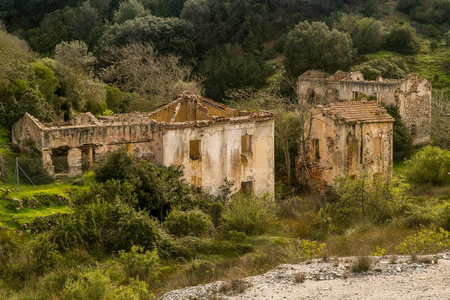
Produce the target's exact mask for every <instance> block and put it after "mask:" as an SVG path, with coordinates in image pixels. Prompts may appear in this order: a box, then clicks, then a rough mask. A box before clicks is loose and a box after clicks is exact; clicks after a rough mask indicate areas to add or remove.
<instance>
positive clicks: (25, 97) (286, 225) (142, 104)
mask: <svg viewBox="0 0 450 300" xmlns="http://www.w3.org/2000/svg"><path fill="white" fill-rule="evenodd" d="M24 3H25V2H23V3H22V2H20V1H3V2H1V3H0V19H1V20H2V21H3V23H4V25H5V26H2V28H1V30H0V123H1V126H2V127H1V128H0V152H1V154H2V155H3V156H4V157H5V158H6V161H7V162H8V159H9V160H11V161H15V156H17V155H19V156H20V157H19V161H20V159H22V160H23V161H24V162H25V161H26V160H27V159H30V161H29V163H25V164H24V165H23V166H22V165H21V166H22V167H23V168H24V170H25V171H26V173H27V174H32V178H33V179H34V178H43V180H45V179H48V177H46V176H45V175H46V174H45V172H43V170H42V168H37V166H39V165H40V163H39V161H38V159H37V158H36V156H33V154H31V153H29V154H25V153H22V154H18V153H14V152H13V151H12V148H11V147H10V145H9V141H10V136H9V128H10V127H11V126H12V125H13V124H14V123H15V122H16V121H17V120H19V119H20V118H21V117H22V116H23V115H24V113H25V112H28V113H30V114H32V115H34V116H35V117H37V118H38V119H39V120H41V121H43V122H47V121H62V120H69V119H71V118H72V117H73V116H74V115H75V114H76V113H77V112H80V111H90V112H92V113H94V114H96V115H100V114H103V115H109V114H113V113H126V112H130V111H135V110H149V109H152V108H153V107H155V106H157V105H159V104H163V103H166V102H168V101H170V100H171V99H172V97H173V96H175V95H176V94H177V93H179V92H180V91H182V90H184V89H189V90H193V91H194V92H197V93H203V94H205V95H206V96H209V97H212V98H213V99H214V100H217V101H222V100H223V99H226V100H231V101H232V102H234V103H233V105H234V106H237V107H241V108H247V109H250V110H257V109H268V110H271V111H272V112H274V114H275V118H276V127H275V136H276V140H275V145H276V149H275V162H276V178H277V192H278V193H277V195H275V199H272V198H271V197H269V196H263V197H255V196H252V195H243V194H237V195H235V196H233V197H231V198H230V197H229V196H230V195H229V192H230V191H229V190H228V191H225V192H224V193H223V195H222V197H219V198H217V199H216V198H214V197H211V196H209V195H206V194H204V193H201V192H199V191H197V189H196V188H195V187H194V186H191V185H189V184H187V183H186V182H185V181H184V180H183V179H182V178H183V170H182V169H181V168H179V167H162V166H159V165H157V164H154V163H151V162H147V161H141V162H138V161H136V160H135V159H134V158H133V157H131V156H128V155H127V153H126V151H125V150H120V151H118V152H115V153H112V154H111V155H110V156H109V158H108V159H107V160H106V162H105V163H104V164H103V166H101V167H99V168H98V169H97V170H96V171H95V175H94V174H90V175H87V176H84V177H83V178H81V179H75V180H63V181H56V182H52V183H49V184H46V185H40V186H38V187H37V188H34V187H32V186H30V185H29V183H26V182H25V181H23V182H22V181H21V182H20V184H21V190H20V191H17V190H15V189H16V187H14V186H12V185H11V184H10V182H9V183H8V182H7V183H0V184H1V188H2V191H1V192H0V227H2V229H0V260H1V262H2V263H1V264H0V287H1V288H0V298H5V299H8V298H19V299H29V298H33V299H50V298H59V299H77V298H78V299H128V298H133V299H148V298H153V296H157V295H159V294H161V293H162V292H165V291H167V290H171V289H175V288H181V287H184V286H188V285H195V284H199V283H205V282H209V281H213V280H216V279H224V280H228V283H227V284H225V285H224V287H223V291H224V292H226V293H228V292H229V293H230V294H231V293H235V292H240V291H242V290H243V289H245V288H246V286H245V284H243V283H242V282H241V281H239V280H237V279H236V278H237V277H240V276H248V275H252V274H257V273H261V272H264V271H266V270H268V269H270V268H272V267H274V266H275V265H277V264H279V263H287V262H293V263H295V262H300V261H303V260H306V259H311V258H315V257H328V256H335V255H336V256H343V255H358V256H359V257H360V258H359V259H358V261H359V263H357V265H356V266H355V271H365V270H367V269H368V267H370V262H367V260H365V258H364V257H366V255H368V254H370V253H375V254H376V255H386V254H396V253H398V254H411V255H415V254H416V253H417V254H421V253H434V252H437V251H441V250H442V249H445V248H446V247H447V248H448V247H449V245H448V243H447V241H448V231H449V230H450V217H449V215H450V203H449V201H450V198H449V196H448V195H449V193H450V187H449V176H448V172H449V165H448V164H449V162H448V160H449V158H448V156H449V154H448V149H449V134H448V132H449V118H448V116H446V115H447V114H449V113H450V111H449V110H448V103H450V102H449V101H448V99H449V96H450V94H449V84H450V68H449V65H450V60H449V57H448V47H449V45H450V42H449V37H450V33H449V32H450V28H449V27H448V23H449V22H448V16H449V15H450V13H447V12H448V5H447V3H448V1H447V0H445V1H438V0H431V1H422V0H420V1H409V0H400V1H398V7H397V8H398V9H399V10H401V11H403V12H405V13H407V14H408V15H409V16H410V17H411V18H412V19H413V20H415V21H416V22H410V19H409V16H408V15H405V14H398V13H397V12H395V11H393V6H392V3H391V2H390V1H388V2H383V1H379V0H367V1H359V2H358V1H347V0H339V1H317V0H314V1H303V2H302V1H256V0H245V1H242V0H201V1H199V0H187V1H185V0H170V1H163V0H144V1H135V0H123V1H122V0H119V1H116V0H114V1H109V0H105V1H93V0H90V1H89V0H86V1H75V0H64V1H31V2H30V1H28V2H26V4H24ZM445 5H447V6H445ZM356 12H359V14H356ZM313 21H314V22H313ZM27 43H28V45H29V46H28V45H27ZM33 51H34V52H33ZM282 53H283V54H284V57H283V55H282ZM312 68H315V69H320V70H324V71H327V72H330V73H332V72H334V71H336V70H338V69H343V70H353V71H356V70H359V71H361V72H362V73H363V74H364V76H365V78H366V79H369V80H375V79H376V78H377V77H378V76H382V77H384V78H401V77H403V76H405V74H407V73H409V72H417V73H419V75H420V76H422V77H425V78H427V79H429V80H430V81H431V82H432V85H433V90H434V91H436V92H435V93H434V95H433V102H432V106H433V107H432V117H433V119H432V120H433V123H432V130H431V133H432V144H433V145H434V146H437V147H440V149H439V148H437V147H426V148H424V149H419V150H416V152H415V154H414V155H413V156H412V158H411V159H409V157H410V155H411V153H412V152H414V150H413V149H412V146H411V143H410V142H411V139H410V135H409V132H408V131H407V130H406V128H405V127H404V126H402V124H401V122H400V118H398V117H397V115H398V114H397V112H396V111H395V110H394V109H393V110H390V114H392V115H393V116H394V117H396V120H397V121H396V122H395V124H394V159H395V160H397V161H398V163H397V165H396V167H395V172H394V176H393V177H392V178H389V177H388V178H384V177H382V176H375V177H374V176H373V174H370V175H369V174H364V175H363V176H362V177H360V178H359V179H358V180H356V181H354V180H352V179H350V178H344V177H342V178H338V179H337V180H338V184H339V188H338V189H337V191H335V192H333V191H329V192H327V193H326V194H325V195H312V194H308V192H305V191H304V190H303V189H302V190H301V191H300V190H299V189H298V185H297V183H296V181H295V178H294V177H295V176H294V175H293V170H294V168H293V167H294V164H295V157H296V156H297V155H298V151H299V148H300V147H301V145H302V138H299V137H302V136H303V138H304V134H302V127H301V126H302V124H304V120H305V119H306V118H307V117H308V115H307V113H305V112H307V109H308V107H309V106H308V105H311V104H307V105H303V106H302V103H303V102H305V101H303V102H302V101H299V100H302V99H298V98H297V97H296V96H295V95H294V93H293V92H294V91H293V87H294V86H295V77H296V76H298V75H300V74H301V73H302V72H304V71H306V70H308V69H312ZM289 77H290V79H292V78H294V81H291V80H290V79H289ZM293 82H294V84H292V83H293ZM442 149H447V150H442ZM405 159H407V160H406V161H405V162H404V163H403V164H402V163H401V162H402V161H403V160H405ZM408 159H409V160H408ZM10 177H11V178H13V177H12V174H11V176H10ZM94 177H95V180H96V182H92V181H93V180H94ZM43 182H44V181H42V182H40V183H43ZM35 183H36V184H37V183H38V182H35ZM226 187H227V185H226V183H225V184H224V188H225V189H226ZM374 251H375V252H374ZM295 281H296V282H299V283H300V282H302V281H304V277H302V274H298V276H296V278H295Z"/></svg>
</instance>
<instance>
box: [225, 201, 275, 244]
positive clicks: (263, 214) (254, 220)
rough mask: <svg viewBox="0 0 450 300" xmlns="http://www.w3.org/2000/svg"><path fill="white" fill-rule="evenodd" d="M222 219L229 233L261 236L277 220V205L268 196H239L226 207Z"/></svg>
mask: <svg viewBox="0 0 450 300" xmlns="http://www.w3.org/2000/svg"><path fill="white" fill-rule="evenodd" d="M222 217H223V224H224V227H225V229H226V231H227V232H228V231H229V230H236V231H241V232H245V233H246V234H250V235H252V234H253V235H254V234H260V233H263V232H265V231H267V229H268V225H270V223H272V222H273V221H274V220H275V218H276V210H275V203H274V202H273V200H272V199H271V198H270V196H268V195H266V196H263V197H252V196H249V195H243V194H237V195H236V196H235V197H233V199H232V200H231V202H230V203H229V204H228V206H226V207H225V211H224V213H223V215H222Z"/></svg>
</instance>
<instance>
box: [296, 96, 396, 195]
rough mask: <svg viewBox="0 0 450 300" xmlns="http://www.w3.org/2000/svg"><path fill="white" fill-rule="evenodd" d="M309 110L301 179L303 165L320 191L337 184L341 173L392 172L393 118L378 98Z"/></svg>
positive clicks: (336, 103) (298, 164)
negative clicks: (336, 178) (334, 180)
mask: <svg viewBox="0 0 450 300" xmlns="http://www.w3.org/2000/svg"><path fill="white" fill-rule="evenodd" d="M310 113H311V118H310V119H309V121H308V122H307V124H306V132H310V135H309V137H308V140H307V141H306V151H305V155H304V157H302V156H301V155H300V156H299V158H298V160H297V167H296V168H297V170H296V174H297V178H298V180H299V181H301V171H302V168H303V170H306V172H305V173H306V174H307V176H306V178H307V179H308V180H309V183H312V185H313V186H315V187H317V188H318V190H320V191H323V190H324V189H325V187H332V186H334V182H333V179H334V178H335V177H336V176H338V175H341V176H345V175H348V176H350V177H352V178H354V179H358V178H359V176H360V175H361V174H362V173H361V172H367V173H368V174H369V175H372V176H374V175H377V174H381V173H383V174H391V173H392V147H393V145H392V143H393V139H392V138H393V128H392V127H393V122H394V118H393V117H391V116H390V115H389V114H387V112H386V110H385V109H384V108H383V107H381V106H380V105H377V103H376V102H375V101H367V100H361V101H349V102H334V103H330V104H328V105H317V106H315V107H314V108H312V109H311V110H310ZM300 153H301V152H300Z"/></svg>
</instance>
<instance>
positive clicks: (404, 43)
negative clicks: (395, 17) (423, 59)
mask: <svg viewBox="0 0 450 300" xmlns="http://www.w3.org/2000/svg"><path fill="white" fill-rule="evenodd" d="M385 48H386V49H387V50H390V51H393V52H397V53H401V54H416V53H417V52H419V50H420V44H419V42H418V41H417V38H416V35H415V31H414V29H413V28H412V27H411V26H409V25H407V24H403V25H400V24H396V25H394V26H393V27H392V28H391V31H390V32H389V34H388V35H387V37H386V43H385Z"/></svg>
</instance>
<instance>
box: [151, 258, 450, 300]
mask: <svg viewBox="0 0 450 300" xmlns="http://www.w3.org/2000/svg"><path fill="white" fill-rule="evenodd" d="M437 257H438V258H439V259H438V263H437V264H435V263H434V262H433V263H430V261H431V260H434V257H431V256H429V257H420V256H419V257H418V260H419V261H418V262H415V263H413V262H411V258H410V257H406V256H399V257H398V258H397V259H396V261H395V263H392V259H391V257H383V258H379V257H371V259H372V267H371V269H370V270H369V271H367V272H361V273H354V272H352V271H351V265H352V263H353V261H354V260H355V258H353V257H350V258H339V259H333V260H331V261H329V262H321V261H319V260H313V261H312V262H308V263H301V264H297V265H280V266H278V267H276V268H275V269H273V270H271V271H269V272H267V273H265V274H262V275H258V276H253V277H247V278H244V279H242V280H240V281H234V286H233V285H232V284H230V283H226V282H223V281H222V282H220V281H219V282H213V283H210V284H207V285H200V286H196V287H189V288H185V289H181V290H177V291H172V292H169V293H167V294H165V295H163V296H161V298H160V299H167V300H168V299H211V298H214V299H408V300H409V299H433V300H434V299H439V300H441V299H442V300H444V299H446V300H448V299H450V252H446V253H441V254H439V255H438V256H437ZM424 259H427V260H428V262H421V260H424ZM303 280H304V282H302V281H303ZM245 285H250V286H249V287H247V288H246V289H245V290H244V291H243V292H242V293H239V289H244V288H245Z"/></svg>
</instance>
